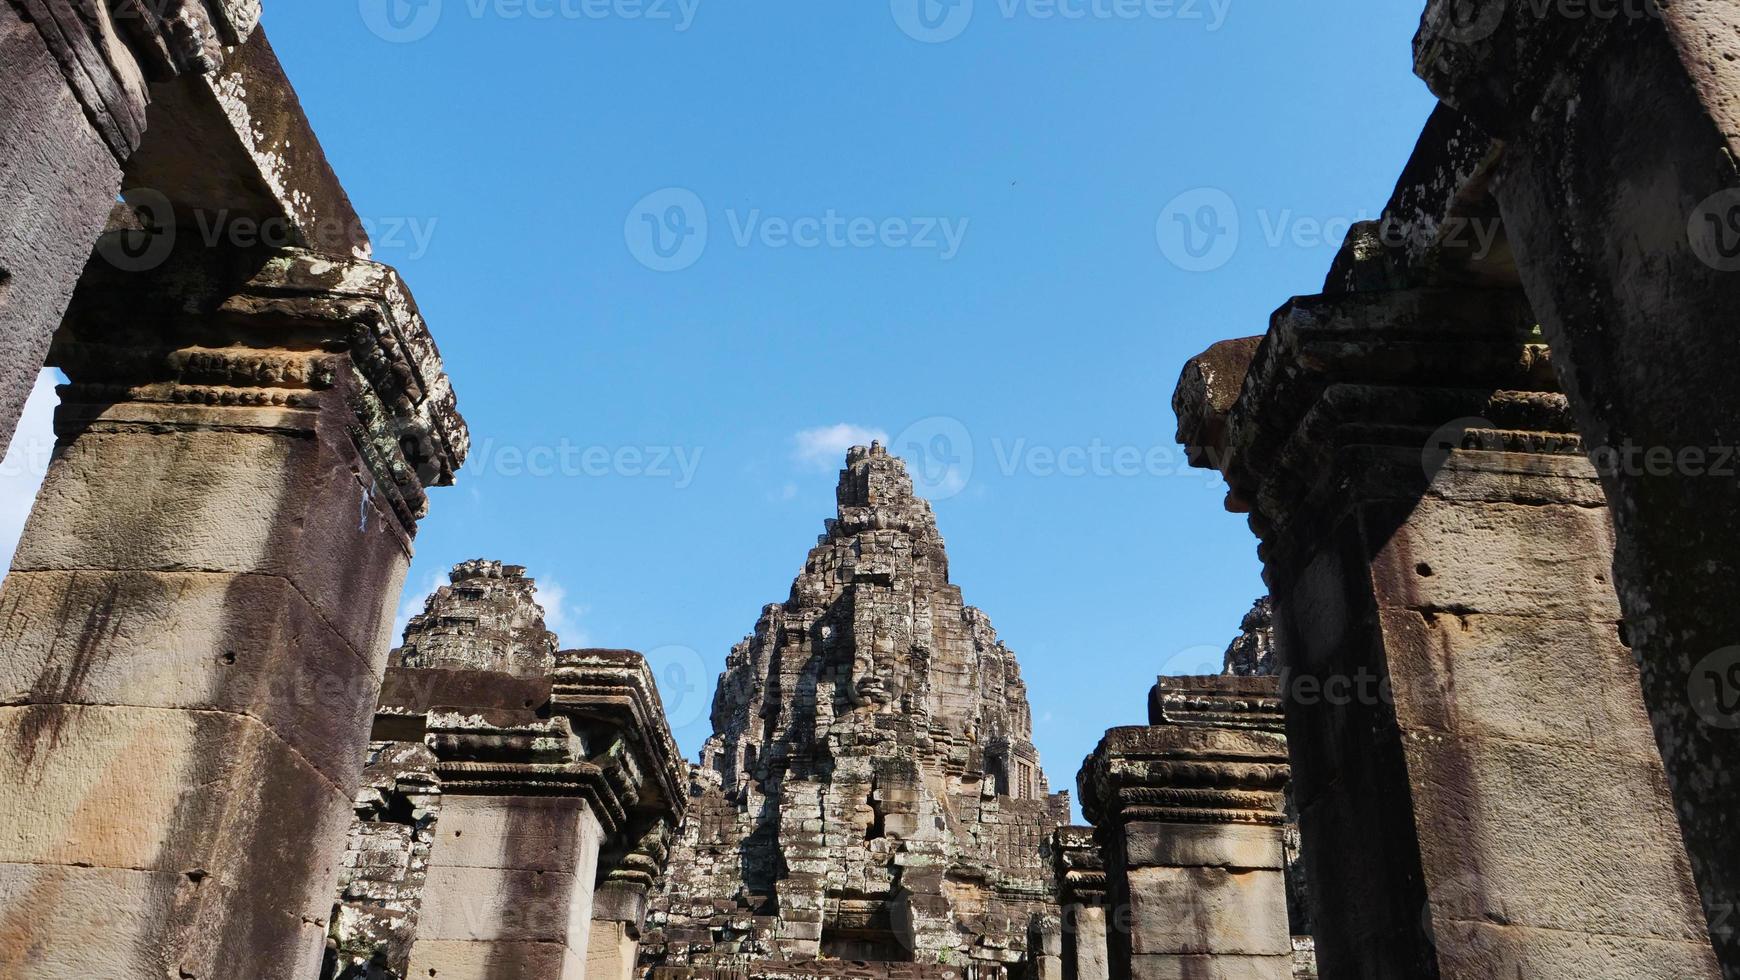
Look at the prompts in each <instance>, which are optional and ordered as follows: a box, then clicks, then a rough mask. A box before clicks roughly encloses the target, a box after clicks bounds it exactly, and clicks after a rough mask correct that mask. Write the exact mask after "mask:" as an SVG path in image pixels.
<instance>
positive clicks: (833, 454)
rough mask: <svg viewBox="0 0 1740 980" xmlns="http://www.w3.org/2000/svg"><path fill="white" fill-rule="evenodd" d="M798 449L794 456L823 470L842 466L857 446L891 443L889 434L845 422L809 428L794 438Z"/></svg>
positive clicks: (794, 451)
mask: <svg viewBox="0 0 1740 980" xmlns="http://www.w3.org/2000/svg"><path fill="white" fill-rule="evenodd" d="M792 441H793V442H794V444H795V446H796V448H795V449H794V450H793V451H792V456H793V458H795V459H796V460H797V461H798V462H799V463H802V464H803V465H805V466H811V467H815V468H817V469H822V470H832V469H838V468H839V467H840V462H841V461H842V460H844V459H845V458H846V450H848V449H850V448H852V447H853V446H868V445H870V444H871V443H872V442H880V443H882V444H883V445H887V444H888V433H886V432H884V431H882V430H881V429H869V428H865V427H864V426H861V425H852V424H851V423H849V422H841V423H838V424H836V425H828V426H823V427H822V428H819V429H805V430H803V431H802V432H799V433H798V434H797V435H796V436H794V437H793V438H792Z"/></svg>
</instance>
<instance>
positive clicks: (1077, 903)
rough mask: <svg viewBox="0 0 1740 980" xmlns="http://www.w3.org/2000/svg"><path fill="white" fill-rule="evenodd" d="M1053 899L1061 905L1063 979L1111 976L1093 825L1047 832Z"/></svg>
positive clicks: (1102, 869)
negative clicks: (1054, 878)
mask: <svg viewBox="0 0 1740 980" xmlns="http://www.w3.org/2000/svg"><path fill="white" fill-rule="evenodd" d="M1051 856H1052V865H1053V867H1054V868H1055V869H1056V871H1057V900H1058V904H1059V905H1060V906H1061V907H1062V911H1063V944H1062V950H1061V955H1062V960H1063V980H1111V968H1110V966H1109V965H1108V963H1107V958H1108V957H1109V956H1110V952H1109V948H1108V947H1107V945H1106V864H1105V860H1104V859H1103V858H1102V857H1101V856H1100V845H1099V842H1098V841H1096V840H1094V829H1093V828H1092V827H1059V828H1057V829H1056V830H1054V831H1052V835H1051Z"/></svg>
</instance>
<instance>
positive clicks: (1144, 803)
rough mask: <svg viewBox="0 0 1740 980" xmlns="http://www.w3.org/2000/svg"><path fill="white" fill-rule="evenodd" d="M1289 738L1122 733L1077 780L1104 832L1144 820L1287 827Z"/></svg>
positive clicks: (1202, 731) (1177, 730)
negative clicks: (1285, 791)
mask: <svg viewBox="0 0 1740 980" xmlns="http://www.w3.org/2000/svg"><path fill="white" fill-rule="evenodd" d="M1287 778H1288V768H1287V743H1286V739H1285V738H1284V737H1283V736H1281V735H1279V734H1276V733H1274V732H1264V731H1253V730H1229V729H1221V728H1207V727H1195V726H1185V725H1173V726H1163V727H1162V726H1149V727H1142V728H1114V729H1112V730H1111V731H1109V732H1107V733H1106V736H1105V738H1104V739H1102V740H1101V741H1100V744H1099V747H1098V748H1096V749H1095V750H1094V753H1093V754H1092V755H1090V756H1088V758H1087V760H1086V762H1085V763H1083V766H1082V771H1081V775H1080V776H1079V777H1078V778H1077V783H1078V785H1079V786H1080V789H1081V793H1082V812H1083V813H1084V814H1086V815H1087V817H1088V819H1089V820H1091V821H1093V823H1094V826H1095V827H1096V828H1100V829H1101V830H1102V831H1103V830H1104V829H1106V828H1108V827H1111V826H1113V825H1122V824H1125V823H1129V822H1131V821H1137V820H1153V821H1162V822H1168V823H1253V824H1280V823H1282V822H1283V816H1282V790H1283V789H1284V788H1285V786H1286V784H1287Z"/></svg>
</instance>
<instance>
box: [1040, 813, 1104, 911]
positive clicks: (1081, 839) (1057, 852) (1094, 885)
mask: <svg viewBox="0 0 1740 980" xmlns="http://www.w3.org/2000/svg"><path fill="white" fill-rule="evenodd" d="M1051 860H1052V867H1053V868H1054V869H1055V870H1056V872H1057V889H1058V897H1059V899H1060V900H1061V901H1062V902H1063V903H1064V904H1070V903H1080V904H1083V905H1100V904H1103V903H1104V902H1105V898H1106V865H1105V859H1104V857H1103V855H1102V854H1101V853H1100V845H1099V842H1098V841H1097V840H1095V839H1094V829H1093V828H1092V827H1059V828H1057V829H1056V830H1054V831H1052V833H1051Z"/></svg>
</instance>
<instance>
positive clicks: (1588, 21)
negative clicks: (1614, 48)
mask: <svg viewBox="0 0 1740 980" xmlns="http://www.w3.org/2000/svg"><path fill="white" fill-rule="evenodd" d="M1655 8H1656V4H1655V3H1653V2H1651V3H1649V4H1647V5H1645V4H1637V5H1634V6H1631V5H1615V8H1614V11H1613V12H1612V13H1611V14H1609V15H1606V16H1598V15H1596V13H1595V11H1594V9H1593V8H1588V7H1586V6H1584V5H1574V6H1573V5H1567V4H1559V3H1539V2H1531V0H1430V2H1428V3H1427V5H1426V11H1425V14H1424V16H1423V17H1422V18H1421V21H1420V30H1419V33H1418V34H1417V35H1415V38H1414V73H1415V74H1416V75H1418V76H1419V77H1420V78H1421V79H1422V80H1424V81H1425V83H1426V86H1427V87H1428V88H1430V89H1431V90H1432V92H1433V94H1434V95H1437V96H1438V98H1439V99H1441V100H1443V101H1444V102H1445V103H1446V104H1448V105H1451V106H1455V107H1456V108H1457V109H1459V110H1461V111H1462V112H1463V113H1465V114H1467V115H1469V116H1471V117H1473V118H1475V119H1476V120H1478V121H1479V122H1480V124H1481V125H1483V126H1485V127H1486V128H1487V129H1488V130H1490V131H1492V132H1493V133H1494V134H1495V135H1498V136H1500V137H1501V138H1502V137H1506V136H1509V135H1511V134H1513V133H1514V132H1515V130H1516V129H1517V128H1518V127H1520V126H1525V125H1527V123H1528V120H1529V118H1530V117H1531V115H1533V114H1534V113H1535V111H1536V109H1537V107H1538V106H1540V105H1541V104H1542V103H1543V102H1544V101H1548V100H1550V99H1552V98H1554V97H1555V96H1556V97H1559V98H1565V97H1570V96H1574V95H1575V89H1574V88H1573V87H1570V86H1568V85H1567V84H1564V83H1562V81H1561V80H1562V79H1565V78H1567V77H1572V78H1574V75H1575V72H1574V70H1573V71H1569V72H1568V71H1567V69H1574V67H1575V66H1578V65H1580V64H1582V63H1583V62H1584V61H1585V59H1586V57H1587V54H1588V52H1589V51H1591V50H1592V49H1594V48H1595V47H1597V46H1599V45H1600V44H1602V43H1605V42H1608V41H1612V40H1616V39H1621V38H1623V37H1624V36H1625V35H1627V34H1629V33H1632V32H1635V31H1640V30H1654V29H1659V27H1660V23H1661V21H1662V20H1663V19H1667V18H1672V17H1673V16H1674V14H1673V12H1672V11H1669V12H1668V13H1665V14H1656V13H1654V12H1653V11H1654V9H1655Z"/></svg>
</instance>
